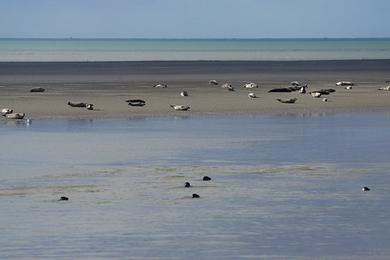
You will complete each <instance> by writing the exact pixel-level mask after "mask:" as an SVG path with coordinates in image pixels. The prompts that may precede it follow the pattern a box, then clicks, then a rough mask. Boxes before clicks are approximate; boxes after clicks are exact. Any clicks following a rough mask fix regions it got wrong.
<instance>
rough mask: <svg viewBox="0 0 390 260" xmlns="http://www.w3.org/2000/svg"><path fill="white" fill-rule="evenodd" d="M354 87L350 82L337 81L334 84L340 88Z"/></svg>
mask: <svg viewBox="0 0 390 260" xmlns="http://www.w3.org/2000/svg"><path fill="white" fill-rule="evenodd" d="M353 85H355V84H354V83H352V82H350V81H339V82H337V83H336V86H338V87H340V86H353Z"/></svg>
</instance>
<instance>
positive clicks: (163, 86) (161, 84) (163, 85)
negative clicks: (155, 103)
mask: <svg viewBox="0 0 390 260" xmlns="http://www.w3.org/2000/svg"><path fill="white" fill-rule="evenodd" d="M153 87H154V88H167V87H168V85H167V84H163V83H159V84H156V85H154V86H153Z"/></svg>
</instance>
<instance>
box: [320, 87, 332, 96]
mask: <svg viewBox="0 0 390 260" xmlns="http://www.w3.org/2000/svg"><path fill="white" fill-rule="evenodd" d="M316 92H319V93H321V95H329V94H330V93H333V92H336V90H334V89H333V88H326V89H320V90H318V91H316Z"/></svg>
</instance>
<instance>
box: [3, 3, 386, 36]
mask: <svg viewBox="0 0 390 260" xmlns="http://www.w3.org/2000/svg"><path fill="white" fill-rule="evenodd" d="M389 13H390V0H0V37H2V38H4V37H11V38H12V37H50V38H56V37H75V38H80V37H81V38H280V37H282V38H291V37H293V38H301V37H306V38H307V37H309V38H311V37H321V38H322V37H390V14H389Z"/></svg>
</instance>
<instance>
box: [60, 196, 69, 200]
mask: <svg viewBox="0 0 390 260" xmlns="http://www.w3.org/2000/svg"><path fill="white" fill-rule="evenodd" d="M63 200H69V198H68V197H65V196H62V197H61V198H60V199H59V201H63Z"/></svg>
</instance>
